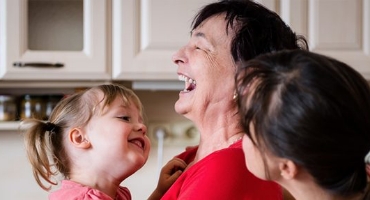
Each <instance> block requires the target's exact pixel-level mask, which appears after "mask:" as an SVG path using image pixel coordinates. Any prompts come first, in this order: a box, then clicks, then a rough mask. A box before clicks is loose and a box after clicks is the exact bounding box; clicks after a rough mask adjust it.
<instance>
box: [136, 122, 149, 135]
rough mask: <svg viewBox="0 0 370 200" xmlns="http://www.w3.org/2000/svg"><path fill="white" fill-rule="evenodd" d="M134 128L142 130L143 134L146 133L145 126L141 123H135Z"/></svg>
mask: <svg viewBox="0 0 370 200" xmlns="http://www.w3.org/2000/svg"><path fill="white" fill-rule="evenodd" d="M135 130H136V131H138V132H142V133H143V134H144V135H145V134H146V133H147V127H146V126H145V124H143V123H137V124H136V125H135Z"/></svg>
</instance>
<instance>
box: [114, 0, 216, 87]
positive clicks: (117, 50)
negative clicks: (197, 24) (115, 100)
mask: <svg viewBox="0 0 370 200" xmlns="http://www.w3.org/2000/svg"><path fill="white" fill-rule="evenodd" d="M210 2H214V0H186V1H185V0H141V1H138V0H125V1H122V0H113V2H112V4H113V6H112V9H113V10H112V20H113V22H112V28H113V36H112V37H113V38H112V41H113V42H112V45H113V49H112V77H113V79H115V80H177V75H176V70H177V68H176V65H175V64H174V63H172V60H171V57H172V55H173V54H174V53H175V52H176V50H178V49H179V48H180V47H181V46H183V45H185V43H186V42H187V41H188V40H189V37H190V28H191V22H192V19H193V17H194V16H195V14H196V13H197V11H198V10H199V9H200V8H201V7H202V6H203V5H205V4H207V3H210Z"/></svg>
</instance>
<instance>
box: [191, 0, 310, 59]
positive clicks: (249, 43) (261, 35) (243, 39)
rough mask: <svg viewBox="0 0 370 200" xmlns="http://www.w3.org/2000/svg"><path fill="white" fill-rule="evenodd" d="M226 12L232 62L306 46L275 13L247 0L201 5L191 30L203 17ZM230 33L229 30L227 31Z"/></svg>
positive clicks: (306, 47)
mask: <svg viewBox="0 0 370 200" xmlns="http://www.w3.org/2000/svg"><path fill="white" fill-rule="evenodd" d="M224 13H226V18H225V21H227V27H225V31H227V32H228V28H229V27H230V28H231V29H232V30H234V32H235V36H234V38H233V40H232V44H231V53H232V55H233V58H234V60H235V61H246V60H249V59H252V58H254V57H256V56H257V55H260V54H264V53H270V52H275V51H279V50H283V49H308V46H307V42H306V40H305V38H304V37H303V36H297V35H296V34H295V33H294V32H293V31H292V30H291V29H290V27H289V26H287V25H286V24H285V23H284V22H283V20H282V19H281V18H280V17H279V15H277V14H276V13H275V12H273V11H271V10H269V9H267V8H265V7H264V6H262V5H260V4H258V3H256V2H253V1H251V0H223V1H219V2H216V3H212V4H209V5H207V6H205V7H204V8H203V9H202V10H200V11H199V13H198V14H197V15H196V17H195V18H194V20H193V27H192V29H193V30H194V29H195V28H197V27H198V26H199V25H201V23H202V22H203V21H205V20H206V19H208V18H210V17H212V16H215V15H220V14H224ZM228 34H231V33H228Z"/></svg>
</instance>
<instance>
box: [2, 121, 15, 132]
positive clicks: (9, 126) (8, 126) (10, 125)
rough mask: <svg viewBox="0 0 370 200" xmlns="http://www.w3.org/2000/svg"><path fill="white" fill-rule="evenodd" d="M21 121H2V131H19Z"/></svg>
mask: <svg viewBox="0 0 370 200" xmlns="http://www.w3.org/2000/svg"><path fill="white" fill-rule="evenodd" d="M19 123H20V121H14V122H0V131H18V129H19Z"/></svg>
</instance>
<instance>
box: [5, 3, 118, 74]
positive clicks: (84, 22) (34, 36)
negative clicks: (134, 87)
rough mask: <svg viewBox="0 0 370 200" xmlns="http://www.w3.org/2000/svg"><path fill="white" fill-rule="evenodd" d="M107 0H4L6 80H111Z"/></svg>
mask: <svg viewBox="0 0 370 200" xmlns="http://www.w3.org/2000/svg"><path fill="white" fill-rule="evenodd" d="M107 2H108V1H106V0H68V1H65V0H53V1H50V0H0V80H2V81H8V80H21V81H24V80H35V81H44V80H47V81H58V80H63V81H65V80H78V81H81V80H109V79H110V78H111V71H110V67H109V63H108V47H107V45H108V42H107V40H108V38H107V36H108V17H107V16H108V13H107V11H108V6H107Z"/></svg>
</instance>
